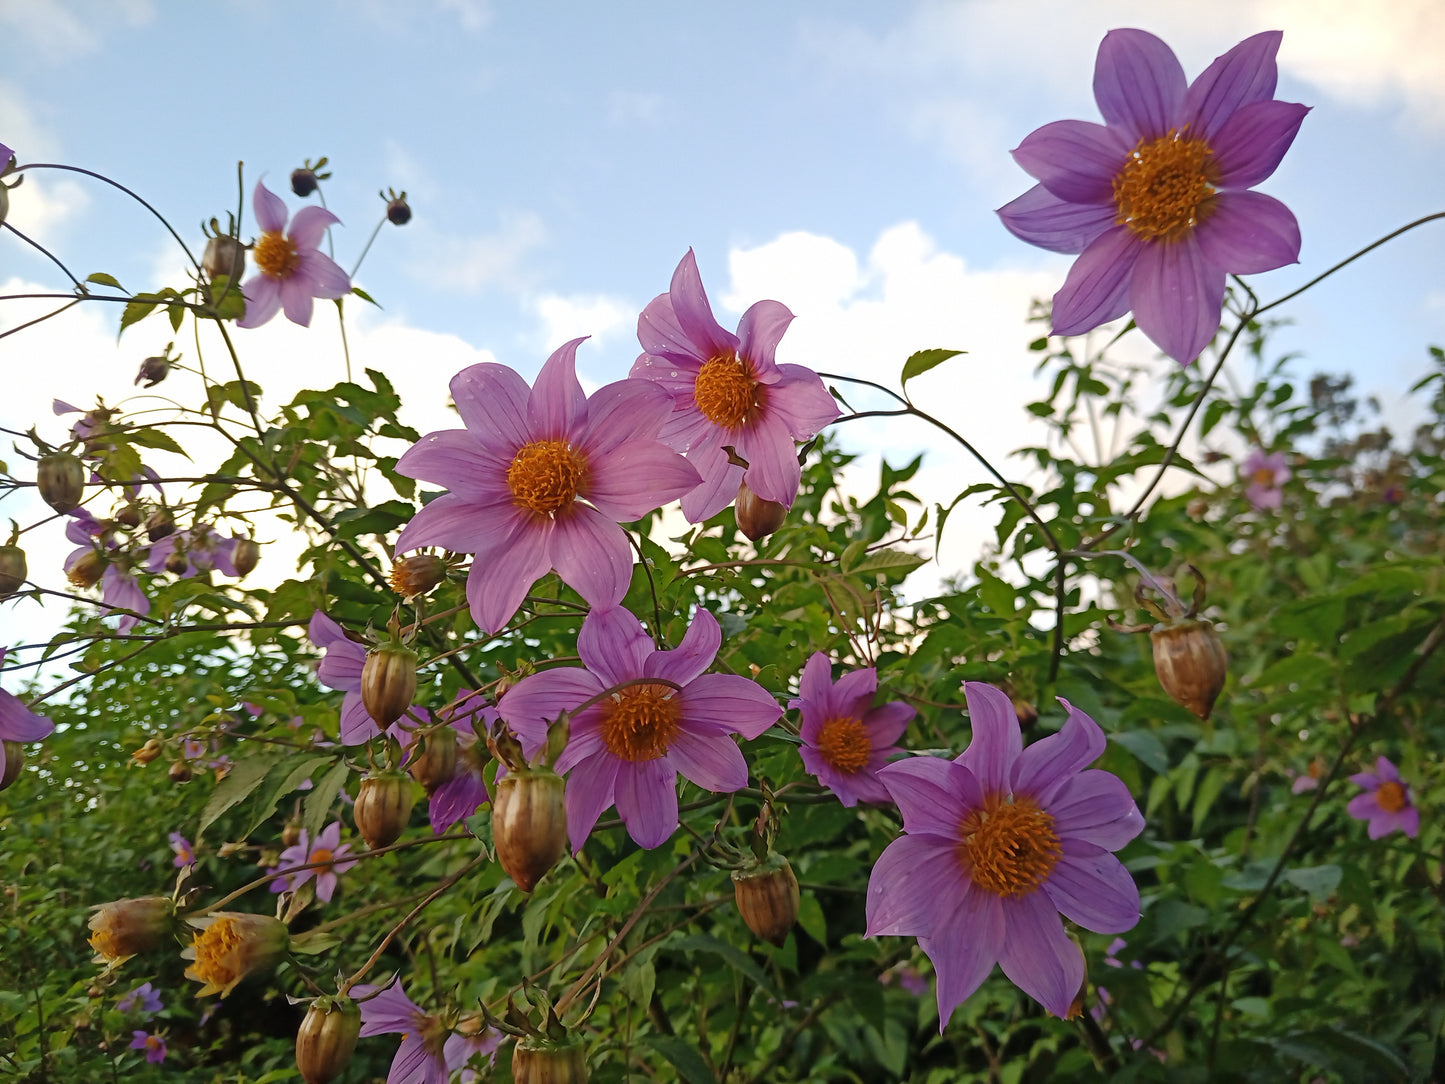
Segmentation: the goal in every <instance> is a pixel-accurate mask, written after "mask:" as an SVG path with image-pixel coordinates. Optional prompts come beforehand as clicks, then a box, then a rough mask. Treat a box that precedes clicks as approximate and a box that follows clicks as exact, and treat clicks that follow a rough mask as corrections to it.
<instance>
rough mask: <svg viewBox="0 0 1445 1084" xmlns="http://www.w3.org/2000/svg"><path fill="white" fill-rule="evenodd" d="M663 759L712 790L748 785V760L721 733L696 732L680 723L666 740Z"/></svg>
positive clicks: (730, 789) (727, 791) (730, 740)
mask: <svg viewBox="0 0 1445 1084" xmlns="http://www.w3.org/2000/svg"><path fill="white" fill-rule="evenodd" d="M667 759H668V760H670V761H672V764H673V767H674V768H676V769H677V774H678V775H680V776H682V777H683V778H684V779H689V780H691V781H692V782H694V783H696V784H697V785H698V786H700V787H702V789H703V790H710V791H712V792H713V793H715V794H726V793H730V792H732V791H735V790H738V789H740V788H741V787H745V786H747V785H748V762H747V760H746V759H745V758H744V757H743V751H742V750H741V749H739V748H738V746H737V742H735V741H733V739H732V738H730V737H728V736H727V735H725V734H699V733H696V732H694V731H691V730H688V729H687V728H686V727H683V728H682V729H680V730H679V731H678V732H677V735H676V737H674V738H673V739H672V741H671V742H669V743H668V746H667Z"/></svg>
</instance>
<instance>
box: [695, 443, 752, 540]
mask: <svg viewBox="0 0 1445 1084" xmlns="http://www.w3.org/2000/svg"><path fill="white" fill-rule="evenodd" d="M714 428H715V427H714ZM687 458H688V462H690V463H691V464H692V465H693V466H694V467H695V468H696V469H697V473H698V475H699V476H700V477H701V478H702V481H701V482H700V483H699V484H698V487H697V488H696V489H692V490H689V491H688V492H686V493H684V494H683V495H682V501H681V504H682V514H683V516H684V517H685V518H686V519H687V521H688V522H689V523H702V522H704V521H706V520H709V519H712V517H713V516H715V515H717V514H718V513H719V512H721V511H722V510H723V509H724V508H726V507H727V506H728V505H730V504H732V503H733V500H734V499H735V498H736V497H737V495H738V486H740V485H742V482H743V468H742V467H739V466H735V465H734V464H732V463H730V462H729V461H728V456H727V453H726V452H724V451H722V450H721V449H713V450H711V451H709V452H708V453H706V454H704V455H698V454H697V453H695V452H689V453H688V457H687Z"/></svg>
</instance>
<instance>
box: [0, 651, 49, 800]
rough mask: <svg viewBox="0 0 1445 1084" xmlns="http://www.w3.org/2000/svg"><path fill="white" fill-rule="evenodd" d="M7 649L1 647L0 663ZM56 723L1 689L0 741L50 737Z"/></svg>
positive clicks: (0, 759)
mask: <svg viewBox="0 0 1445 1084" xmlns="http://www.w3.org/2000/svg"><path fill="white" fill-rule="evenodd" d="M5 651H6V649H5V648H3V647H0V665H3V664H4V662H5ZM54 731H55V724H54V723H52V722H51V721H50V720H49V719H47V718H46V717H45V716H44V715H37V714H35V712H33V711H31V710H30V709H29V708H27V707H26V706H25V705H24V704H23V703H21V701H20V698H19V697H18V696H15V695H14V694H12V693H7V692H6V691H5V690H4V689H0V741H14V742H29V741H39V740H40V739H41V738H48V737H49V736H50V735H51V734H52V733H54ZM4 774H5V746H4V745H0V776H3V775H4Z"/></svg>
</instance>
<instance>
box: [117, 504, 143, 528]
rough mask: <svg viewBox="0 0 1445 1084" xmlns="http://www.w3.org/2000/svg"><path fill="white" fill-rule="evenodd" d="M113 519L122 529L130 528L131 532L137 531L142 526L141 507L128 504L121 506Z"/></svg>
mask: <svg viewBox="0 0 1445 1084" xmlns="http://www.w3.org/2000/svg"><path fill="white" fill-rule="evenodd" d="M112 518H113V519H114V520H115V521H116V522H117V523H119V524H120V525H121V526H122V527H129V528H130V529H131V530H135V528H137V527H139V526H140V507H139V506H138V505H135V504H131V503H129V502H128V503H126V504H123V505H121V506H120V508H119V509H117V510H116V513H115V515H114V516H113V517H112Z"/></svg>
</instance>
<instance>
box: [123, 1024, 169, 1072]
mask: <svg viewBox="0 0 1445 1084" xmlns="http://www.w3.org/2000/svg"><path fill="white" fill-rule="evenodd" d="M131 1036H132V1038H131V1041H130V1049H131V1050H144V1051H145V1052H146V1061H148V1062H150V1063H151V1064H152V1065H159V1064H160V1063H161V1062H163V1061H165V1060H166V1041H165V1039H164V1038H162V1037H161V1036H159V1035H151V1034H150V1033H148V1032H144V1031H132V1032H131Z"/></svg>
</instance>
